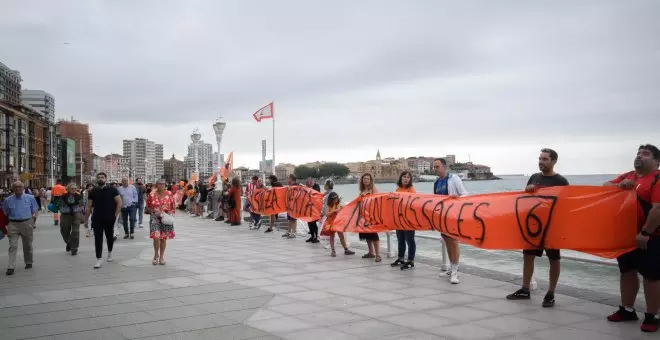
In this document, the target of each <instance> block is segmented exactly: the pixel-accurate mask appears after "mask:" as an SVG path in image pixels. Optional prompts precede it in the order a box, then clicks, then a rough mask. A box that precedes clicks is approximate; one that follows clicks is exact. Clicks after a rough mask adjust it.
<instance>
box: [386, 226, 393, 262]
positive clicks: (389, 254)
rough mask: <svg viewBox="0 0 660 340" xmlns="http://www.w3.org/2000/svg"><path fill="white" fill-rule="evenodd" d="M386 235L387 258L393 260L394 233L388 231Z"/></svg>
mask: <svg viewBox="0 0 660 340" xmlns="http://www.w3.org/2000/svg"><path fill="white" fill-rule="evenodd" d="M385 235H387V257H388V258H392V257H394V254H393V253H392V232H391V231H388V232H387V233H386V234H385Z"/></svg>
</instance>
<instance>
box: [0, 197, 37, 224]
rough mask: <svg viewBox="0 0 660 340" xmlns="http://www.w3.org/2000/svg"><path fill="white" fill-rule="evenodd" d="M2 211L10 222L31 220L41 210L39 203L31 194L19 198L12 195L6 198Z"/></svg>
mask: <svg viewBox="0 0 660 340" xmlns="http://www.w3.org/2000/svg"><path fill="white" fill-rule="evenodd" d="M2 209H3V210H4V212H5V215H7V218H9V220H10V221H22V220H29V219H31V218H32V215H34V214H35V213H36V212H37V210H39V208H38V207H37V201H36V200H35V199H34V196H32V195H30V194H22V195H21V196H19V197H16V195H11V196H9V197H7V198H5V201H4V203H3V204H2Z"/></svg>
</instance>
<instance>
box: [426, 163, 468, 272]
mask: <svg viewBox="0 0 660 340" xmlns="http://www.w3.org/2000/svg"><path fill="white" fill-rule="evenodd" d="M433 169H434V170H435V173H436V174H437V175H438V179H437V180H436V181H435V182H434V183H433V193H434V194H436V195H449V196H452V197H459V196H465V195H467V194H468V192H467V190H466V189H465V187H464V186H463V181H461V178H460V177H458V176H454V175H452V174H450V173H449V172H448V171H447V160H445V159H444V158H436V159H435V160H433ZM441 235H442V240H443V241H444V242H445V245H446V246H447V254H448V255H449V262H450V263H451V268H450V269H449V271H448V272H447V275H449V282H450V283H451V284H458V283H460V282H461V281H460V279H459V278H458V260H459V258H460V255H461V253H460V248H459V246H458V241H457V240H456V239H453V238H451V237H450V236H449V235H446V234H444V233H443V234H441Z"/></svg>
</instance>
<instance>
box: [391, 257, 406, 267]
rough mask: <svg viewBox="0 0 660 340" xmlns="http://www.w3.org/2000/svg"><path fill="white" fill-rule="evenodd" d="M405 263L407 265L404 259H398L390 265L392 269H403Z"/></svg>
mask: <svg viewBox="0 0 660 340" xmlns="http://www.w3.org/2000/svg"><path fill="white" fill-rule="evenodd" d="M405 263H406V262H405V261H403V259H396V261H394V262H392V263H390V266H391V267H401V266H402V265H404V264H405Z"/></svg>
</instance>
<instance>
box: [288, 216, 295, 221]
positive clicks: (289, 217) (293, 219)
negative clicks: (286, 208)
mask: <svg viewBox="0 0 660 340" xmlns="http://www.w3.org/2000/svg"><path fill="white" fill-rule="evenodd" d="M286 219H287V221H296V219H295V218H293V217H291V216H289V214H286Z"/></svg>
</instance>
